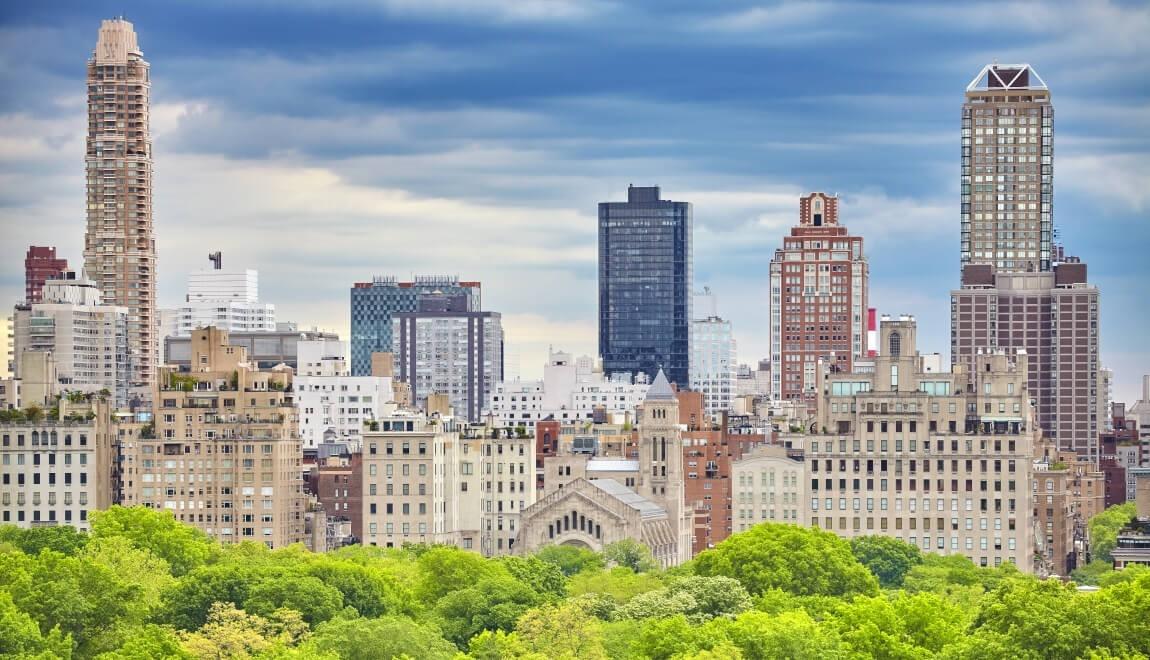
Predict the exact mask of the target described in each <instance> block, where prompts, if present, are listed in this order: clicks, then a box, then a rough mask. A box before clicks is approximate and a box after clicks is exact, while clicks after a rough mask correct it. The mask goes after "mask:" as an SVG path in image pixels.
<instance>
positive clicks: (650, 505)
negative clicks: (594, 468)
mask: <svg viewBox="0 0 1150 660" xmlns="http://www.w3.org/2000/svg"><path fill="white" fill-rule="evenodd" d="M587 483H589V484H591V485H592V486H594V487H596V488H598V489H599V490H601V491H603V492H604V493H606V494H608V495H610V496H611V497H614V498H615V499H617V500H619V501H620V502H622V503H623V504H626V505H627V506H629V507H631V508H632V509H635V510H636V511H638V512H639V514H640V516H641V517H643V518H657V517H660V516H666V515H667V510H666V509H664V508H663V507H661V506H659V505H658V504H655V503H654V502H652V501H651V500H649V499H647V498H645V497H643V496H642V495H640V494H638V493H636V492H635V491H633V490H631V489H630V488H627V487H626V486H624V485H623V484H621V483H619V482H618V481H615V480H614V479H591V480H590V481H588V482H587Z"/></svg>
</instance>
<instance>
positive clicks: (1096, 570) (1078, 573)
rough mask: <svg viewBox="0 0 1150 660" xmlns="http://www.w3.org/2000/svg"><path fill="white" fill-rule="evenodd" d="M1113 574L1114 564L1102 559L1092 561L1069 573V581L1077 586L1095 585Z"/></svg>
mask: <svg viewBox="0 0 1150 660" xmlns="http://www.w3.org/2000/svg"><path fill="white" fill-rule="evenodd" d="M1113 572H1114V564H1112V563H1110V562H1108V561H1104V560H1102V559H1095V560H1094V561H1092V562H1090V563H1089V564H1086V565H1085V566H1081V567H1079V568H1076V569H1074V570H1072V571H1070V579H1072V580H1074V581H1075V582H1076V583H1078V584H1088V585H1097V584H1099V583H1100V582H1101V581H1102V580H1103V578H1105V576H1107V575H1109V574H1111V573H1113Z"/></svg>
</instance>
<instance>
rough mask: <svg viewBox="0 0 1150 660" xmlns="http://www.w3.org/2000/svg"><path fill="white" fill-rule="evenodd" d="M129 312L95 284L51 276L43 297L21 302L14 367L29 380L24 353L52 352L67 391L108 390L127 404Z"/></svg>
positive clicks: (15, 329)
mask: <svg viewBox="0 0 1150 660" xmlns="http://www.w3.org/2000/svg"><path fill="white" fill-rule="evenodd" d="M128 316H129V311H128V310H127V309H126V308H125V307H122V306H119V305H111V304H105V303H104V302H103V300H102V297H101V294H100V291H99V289H97V288H96V285H95V283H94V282H92V281H90V280H85V279H78V278H77V277H76V273H74V272H71V271H69V272H67V273H63V274H62V277H61V278H60V279H53V280H48V281H47V282H46V283H45V285H44V290H43V291H42V301H41V302H38V303H34V304H31V305H17V306H16V310H15V312H14V314H13V316H12V327H13V335H12V339H13V342H12V343H13V355H14V356H15V359H14V360H13V367H14V368H15V370H16V377H18V378H24V377H25V376H24V374H23V372H22V370H21V365H22V364H23V363H24V362H23V360H22V359H21V354H22V353H24V352H27V351H46V352H50V353H52V355H53V359H54V361H55V364H56V376H57V378H58V380H59V382H60V383H61V384H62V385H63V386H65V388H67V389H73V390H81V391H85V392H90V393H92V392H99V391H100V390H105V389H106V390H108V391H109V392H110V393H111V394H112V404H113V405H115V406H117V407H122V406H126V405H127V404H128V400H129V383H130V382H131V378H130V375H131V367H132V364H131V362H130V355H129V352H128V341H129V335H128V326H129V321H128Z"/></svg>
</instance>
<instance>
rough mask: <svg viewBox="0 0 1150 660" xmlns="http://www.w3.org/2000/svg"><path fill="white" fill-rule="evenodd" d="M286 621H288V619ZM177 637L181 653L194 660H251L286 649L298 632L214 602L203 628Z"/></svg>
mask: <svg viewBox="0 0 1150 660" xmlns="http://www.w3.org/2000/svg"><path fill="white" fill-rule="evenodd" d="M285 618H287V620H288V621H289V622H291V617H290V616H289V617H285ZM296 620H297V621H298V618H297V619H296ZM293 623H294V622H293ZM304 629H306V626H305V627H304ZM178 634H179V636H180V639H181V641H182V645H183V648H184V650H185V651H187V652H188V653H190V654H192V655H193V656H195V657H197V658H251V657H254V656H256V655H259V654H261V653H266V652H269V651H272V650H273V649H276V648H284V647H286V646H287V645H288V644H289V643H290V642H292V641H294V639H295V638H297V637H299V636H300V634H301V632H300V629H299V626H298V624H294V625H291V626H285V625H283V624H282V623H281V622H279V621H276V620H273V619H267V618H264V617H262V616H258V615H255V614H248V613H247V612H244V611H242V610H238V609H236V607H235V606H234V605H232V604H231V603H216V604H214V605H212V608H211V610H210V611H209V612H208V619H207V622H206V623H204V625H203V627H201V628H200V629H199V630H197V631H195V632H180V633H178Z"/></svg>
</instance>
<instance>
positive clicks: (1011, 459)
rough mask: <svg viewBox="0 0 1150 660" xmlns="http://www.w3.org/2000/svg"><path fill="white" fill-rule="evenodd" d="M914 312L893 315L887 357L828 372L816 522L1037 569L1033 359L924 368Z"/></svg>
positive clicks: (808, 446)
mask: <svg viewBox="0 0 1150 660" xmlns="http://www.w3.org/2000/svg"><path fill="white" fill-rule="evenodd" d="M915 339H916V324H915V321H914V319H913V317H902V318H900V319H899V320H890V319H886V318H884V319H883V320H882V323H881V327H880V343H879V347H880V354H879V355H877V356H876V357H875V358H874V360H873V364H871V365H866V364H859V365H857V366H856V368H855V369H854V370H853V371H852V372H831V371H830V370H829V369H827V368H825V365H824V367H823V368H820V370H819V378H818V393H819V397H820V400H819V403H818V406H817V408H818V414H817V417H816V430H817V431H818V432H817V433H815V434H813V435H809V436H805V437H800V438H798V439H797V440H796V442H797V443H799V444H805V447H804V448H805V453H806V459H807V460H806V464H807V472H808V479H809V493H808V496H809V498H810V501H809V504H808V506H807V516H808V517H809V521H810V524H812V525H815V526H818V527H821V528H824V529H827V530H833V531H834V532H835V533H837V534H839V535H840V536H844V537H847V538H850V537H854V536H861V535H868V534H882V535H888V536H894V537H896V538H900V539H902V540H904V541H907V542H909V543H912V544H914V545H917V546H919V547H920V548H922V549H923V550H924V551H930V552H937V553H940V554H963V555H966V556H968V557H970V558H971V559H972V560H973V561H974V562H975V563H976V564H979V565H982V566H997V565H999V564H1001V563H1002V562H1013V563H1015V564H1017V565H1018V567H1019V568H1020V569H1022V570H1023V571H1031V570H1033V565H1032V563H1033V554H1034V541H1033V539H1034V532H1033V523H1032V520H1033V509H1032V506H1031V492H1030V482H1031V474H1032V462H1033V455H1034V449H1035V443H1036V442H1037V441H1038V440H1039V438H1040V430H1039V428H1038V426H1037V424H1036V423H1035V417H1034V411H1033V410H1032V408H1031V404H1030V395H1029V391H1028V388H1027V370H1028V366H1027V355H1026V354H1025V353H1023V352H1018V353H1016V354H1011V355H1008V354H1007V353H1005V352H1002V351H999V352H995V353H991V354H981V355H977V356H975V358H974V360H973V365H972V368H973V369H972V371H971V372H970V373H967V372H966V369H967V366H966V365H963V364H959V365H956V366H955V372H954V373H939V372H936V371H927V370H924V368H923V366H922V362H923V360H922V357H921V356H920V355H919V354H918V353H917V350H916V341H915Z"/></svg>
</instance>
